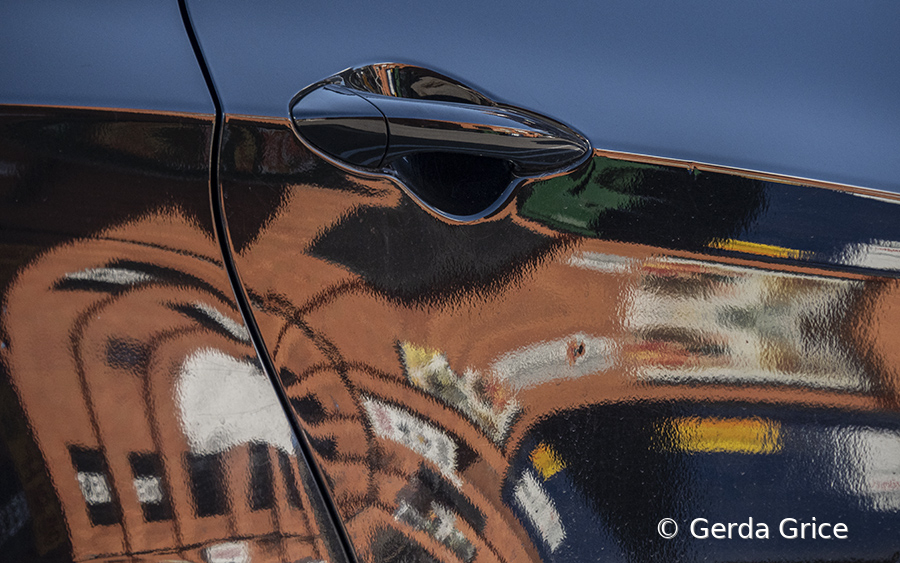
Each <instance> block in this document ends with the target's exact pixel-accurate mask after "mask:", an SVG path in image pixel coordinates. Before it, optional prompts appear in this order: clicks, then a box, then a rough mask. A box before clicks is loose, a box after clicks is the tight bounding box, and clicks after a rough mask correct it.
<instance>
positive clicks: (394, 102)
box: [291, 84, 589, 175]
mask: <svg viewBox="0 0 900 563" xmlns="http://www.w3.org/2000/svg"><path fill="white" fill-rule="evenodd" d="M350 96H358V97H359V98H360V99H359V100H355V99H353V98H351V97H350ZM364 104H368V105H371V106H372V108H371V110H370V111H369V112H368V113H369V115H368V116H365V118H364V119H361V117H363V116H364V115H365V114H362V115H361V114H360V111H359V110H360V109H362V110H369V108H368V107H367V106H366V105H364ZM376 112H377V113H376ZM291 113H292V117H293V119H294V122H295V124H296V126H297V129H298V131H299V133H300V134H301V135H302V136H304V137H306V138H307V139H308V140H309V141H310V142H311V143H313V144H315V145H316V146H317V148H319V149H320V150H322V151H324V152H326V153H328V154H329V155H331V156H333V157H335V158H338V159H340V160H344V161H346V162H348V163H350V164H353V165H356V166H364V167H368V168H375V169H378V168H382V167H384V166H389V165H390V163H391V162H393V161H394V160H396V159H398V158H401V157H404V156H407V155H410V154H415V153H434V152H452V153H459V154H471V155H477V156H484V157H490V158H499V159H503V160H508V161H510V162H511V163H512V164H513V170H514V171H515V172H517V173H521V174H528V175H531V174H540V173H542V172H548V171H553V170H557V169H559V168H562V167H564V166H566V165H567V164H570V163H572V162H575V161H578V160H580V159H581V158H583V157H584V155H585V154H586V152H587V151H588V146H589V145H588V144H587V142H586V141H585V140H584V139H583V138H581V137H580V136H579V135H578V134H577V133H574V132H573V131H571V130H570V129H569V128H567V127H566V126H564V125H562V124H559V123H557V122H555V121H552V120H550V119H548V118H546V117H543V116H538V115H536V114H534V113H531V112H528V111H526V110H523V109H520V108H515V107H511V106H493V107H492V106H478V105H472V104H464V103H459V102H446V101H436V100H417V99H406V98H392V97H390V96H384V95H379V94H371V93H361V92H359V91H354V90H352V89H351V88H348V87H346V86H342V85H337V84H326V85H322V86H321V87H319V88H317V89H316V90H315V91H314V92H311V93H309V94H308V95H306V96H304V97H303V98H301V99H300V100H298V101H297V103H296V104H295V105H294V107H293V110H292V112H291ZM379 118H380V119H379Z"/></svg>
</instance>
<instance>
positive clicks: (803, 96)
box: [187, 0, 900, 192]
mask: <svg viewBox="0 0 900 563" xmlns="http://www.w3.org/2000/svg"><path fill="white" fill-rule="evenodd" d="M187 5H188V9H189V11H190V13H191V17H192V21H193V22H194V26H195V28H196V30H197V35H198V38H199V41H200V44H201V46H202V48H203V51H204V54H205V57H206V59H207V61H208V63H209V67H210V72H211V73H212V75H213V78H214V81H215V83H216V86H217V89H218V91H219V95H220V98H221V100H222V104H223V108H224V111H225V112H226V113H231V114H235V115H258V116H265V117H283V116H284V115H285V104H286V103H287V101H289V100H290V99H291V97H292V96H293V95H294V94H296V93H297V92H298V91H299V90H300V89H302V88H305V87H306V86H308V85H310V84H313V83H314V82H317V81H319V80H322V79H323V78H326V77H328V76H331V75H333V74H334V73H336V72H340V71H341V70H344V69H346V68H348V67H355V66H360V65H364V64H370V63H380V62H396V63H408V64H414V65H418V66H421V67H425V68H430V69H432V70H435V71H437V72H440V73H442V74H445V75H447V76H450V77H453V78H456V79H458V80H460V81H462V82H464V83H466V84H468V85H470V86H473V87H476V89H477V90H479V91H481V92H482V93H484V94H486V95H488V96H489V97H490V98H491V99H494V100H498V101H503V102H506V103H510V104H513V105H517V106H521V107H524V108H526V109H530V110H533V111H536V112H538V113H541V114H544V115H547V116H550V117H553V118H555V119H557V120H559V121H561V122H563V123H566V124H568V125H569V126H571V127H574V128H576V129H577V130H579V131H581V132H582V133H583V134H584V135H586V136H587V137H588V138H589V139H590V140H591V142H592V143H593V145H594V146H595V147H597V148H603V149H609V150H614V151H625V152H632V153H638V154H647V155H653V156H659V157H668V158H674V159H679V160H687V161H697V162H705V163H710V164H717V165H723V166H730V167H735V168H743V169H749V170H759V171H763V172H770V173H776V174H786V175H790V176H796V177H801V178H810V179H814V180H825V181H829V182H838V183H844V184H851V185H858V186H863V187H868V188H875V189H881V190H890V191H894V192H896V191H897V190H898V188H897V178H898V177H900V162H898V159H897V157H896V148H897V147H898V146H900V136H898V135H900V133H898V131H900V117H898V116H900V107H898V102H897V96H896V92H897V91H898V89H900V82H898V81H900V78H898V77H900V68H898V64H900V63H898V62H897V59H896V57H894V56H893V54H894V53H896V52H897V51H898V50H900V39H898V37H897V34H896V33H895V26H894V22H896V21H897V19H898V18H900V15H898V7H897V5H896V4H895V3H893V2H889V1H886V2H866V3H865V4H863V5H859V4H857V3H847V2H839V1H837V2H819V3H817V4H816V5H815V6H814V7H813V6H811V5H809V4H805V3H798V4H795V3H787V4H786V3H783V2H776V1H766V2H756V3H751V4H740V3H738V4H734V3H731V4H727V5H723V4H721V3H719V2H715V1H697V2H691V3H689V4H678V5H659V3H657V2H631V1H621V2H619V1H617V2H599V3H598V2H567V3H566V4H565V5H562V6H561V5H555V4H546V3H542V2H490V3H484V2H454V3H452V4H447V3H439V2H406V3H403V4H396V5H393V6H391V7H385V6H381V5H378V4H366V5H362V6H357V5H354V6H352V8H350V7H349V6H347V5H345V4H343V3H334V2H323V1H316V2H307V3H304V5H303V6H302V7H298V6H296V5H294V4H293V3H290V2H282V1H277V0H275V1H272V2H266V3H265V4H264V6H260V5H257V4H253V5H250V4H245V3H241V2H235V1H226V2H214V1H209V0H189V1H188V2H187Z"/></svg>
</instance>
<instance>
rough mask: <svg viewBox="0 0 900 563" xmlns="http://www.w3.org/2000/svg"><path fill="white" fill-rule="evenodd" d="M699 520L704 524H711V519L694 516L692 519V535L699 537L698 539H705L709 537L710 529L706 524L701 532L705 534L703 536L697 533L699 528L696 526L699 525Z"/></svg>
mask: <svg viewBox="0 0 900 563" xmlns="http://www.w3.org/2000/svg"><path fill="white" fill-rule="evenodd" d="M699 522H703V523H704V524H709V520H707V519H706V518H694V519H693V520H692V521H691V535H692V536H694V537H695V538H697V539H698V540H705V539H706V538H708V537H709V529H708V528H706V527H705V526H703V527H701V528H700V533H702V534H703V535H702V536H700V535H697V530H696V528H695V527H696V526H697V524H698V523H699Z"/></svg>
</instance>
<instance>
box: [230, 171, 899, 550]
mask: <svg viewBox="0 0 900 563" xmlns="http://www.w3.org/2000/svg"><path fill="white" fill-rule="evenodd" d="M347 181H348V182H349V183H350V184H353V185H352V189H351V187H348V186H344V187H343V188H342V189H340V190H337V189H335V190H330V189H326V188H323V187H321V186H319V185H315V184H313V185H290V186H289V187H288V190H287V192H288V195H287V196H286V197H285V199H284V201H286V202H287V203H286V204H285V207H284V208H283V209H281V210H280V212H279V214H278V215H277V216H275V218H274V219H273V220H272V221H271V222H270V223H269V224H268V226H267V227H266V230H265V231H264V233H263V234H262V236H260V237H259V238H258V239H257V240H256V241H255V242H254V244H253V245H252V246H250V247H248V248H246V249H243V250H242V251H241V253H240V255H239V256H238V268H239V270H240V272H241V274H242V276H243V277H244V280H245V283H246V284H247V286H248V288H250V289H251V291H252V292H254V294H255V295H256V296H257V298H258V301H257V302H258V303H259V310H258V312H257V315H258V319H259V321H260V326H261V328H262V330H263V333H264V338H265V339H266V341H267V342H268V343H269V347H270V352H271V353H272V356H273V360H274V362H275V364H276V366H278V368H279V369H280V373H281V377H282V380H283V382H284V384H285V386H286V388H287V390H288V393H289V395H290V396H291V398H292V402H293V404H294V407H295V410H296V412H297V413H298V415H299V417H300V418H301V420H302V421H303V422H304V425H305V428H306V429H307V430H308V433H309V435H310V438H311V442H312V444H313V448H314V450H315V451H316V452H317V454H318V461H319V462H320V464H321V465H322V467H323V469H324V471H325V473H326V474H327V475H328V477H329V479H330V481H331V483H332V485H333V491H334V495H335V500H336V503H337V506H338V508H339V510H340V512H341V514H342V515H343V516H344V518H345V521H346V522H347V526H348V530H349V532H350V536H351V538H353V539H354V541H355V542H356V544H357V548H358V549H359V551H360V552H361V554H362V555H363V556H364V559H367V560H378V558H379V557H381V556H385V554H386V553H388V552H390V551H391V550H394V552H404V553H412V554H416V556H417V557H419V558H422V559H426V556H427V557H433V558H436V559H439V560H446V561H456V560H464V561H470V560H476V561H481V560H494V559H496V560H505V561H519V560H526V559H532V560H534V559H537V557H538V550H536V548H535V546H537V545H538V544H539V543H540V542H545V543H547V545H550V546H551V547H552V544H554V543H555V544H556V545H558V542H559V538H558V537H557V536H558V533H556V532H554V529H555V528H554V526H553V525H552V523H545V524H546V525H544V526H543V527H541V526H537V529H538V530H539V533H538V535H537V536H534V535H533V534H532V535H529V534H530V533H531V532H526V530H529V529H534V528H533V527H532V526H531V525H526V523H524V522H523V521H520V520H519V515H520V514H523V513H522V511H521V510H520V509H521V508H522V506H511V505H510V502H512V503H519V504H522V503H527V502H531V503H532V504H533V505H534V506H537V505H536V504H534V503H538V501H537V500H534V499H538V500H539V497H540V495H539V494H538V492H536V491H539V490H540V486H537V485H536V486H534V487H531V488H529V487H528V484H527V483H525V484H522V485H521V487H519V488H517V489H516V491H517V492H516V494H515V495H513V496H512V497H510V498H503V497H502V495H501V490H502V489H503V487H504V483H505V482H506V481H507V480H508V479H511V478H513V477H514V476H512V475H510V471H511V467H510V464H511V463H512V462H513V460H514V458H515V457H516V456H517V452H518V450H519V448H521V447H529V448H531V447H535V450H534V452H532V453H531V454H528V455H530V457H527V459H530V460H531V461H530V463H532V464H533V465H534V466H535V471H537V473H536V475H546V476H552V475H553V474H554V472H553V471H551V470H549V469H547V468H548V467H552V466H553V463H551V462H548V461H547V460H548V459H549V460H551V461H552V460H553V459H555V458H554V457H553V454H552V452H549V453H547V452H545V450H542V449H541V448H542V447H543V448H545V449H546V446H545V445H541V444H538V445H537V446H534V445H529V444H526V443H525V442H524V439H525V437H526V435H527V433H528V431H529V429H530V428H532V427H533V425H534V424H535V423H536V422H537V421H540V420H542V419H544V418H545V417H547V416H550V415H552V414H554V413H558V412H561V411H563V410H566V409H574V408H577V407H579V406H586V405H592V404H598V403H620V402H629V401H640V400H649V401H654V400H659V401H671V400H673V399H678V400H683V401H692V400H694V401H722V402H728V401H759V402H765V403H774V404H791V405H800V404H803V405H818V406H824V407H837V408H841V407H845V408H853V409H861V410H876V409H880V408H883V406H885V405H891V404H894V402H895V399H894V397H895V396H896V385H894V384H889V385H885V384H884V383H885V381H891V378H892V377H893V375H892V374H893V372H892V370H890V369H888V368H886V367H885V365H884V363H883V362H882V361H881V360H880V359H879V358H880V357H882V356H881V354H883V352H881V350H884V349H887V348H890V345H888V344H887V343H886V341H885V340H884V338H885V333H884V332H883V331H882V332H879V335H880V336H878V337H873V336H872V334H873V329H869V328H867V327H868V325H869V319H870V317H872V316H873V315H875V314H878V315H881V316H884V313H883V311H886V310H891V309H892V307H891V305H890V303H892V302H893V301H894V299H893V298H892V297H891V295H892V293H894V292H893V291H892V290H890V291H886V289H885V288H887V287H893V285H891V283H890V282H885V281H884V280H876V279H871V278H865V277H863V276H855V275H841V276H842V277H837V276H836V275H835V274H834V273H829V272H826V271H822V270H815V269H813V268H797V267H792V266H783V267H779V266H772V265H766V266H765V268H766V269H760V264H759V263H756V264H754V263H752V262H748V261H746V260H740V259H720V261H719V263H718V264H717V263H712V262H710V261H709V258H708V257H706V256H703V255H700V254H691V253H686V252H669V253H667V254H668V256H660V255H659V249H655V248H650V247H644V246H639V245H626V244H620V243H614V242H602V241H590V240H586V241H580V242H578V243H577V244H576V243H574V242H573V240H572V239H568V238H566V237H558V236H557V235H555V234H554V233H552V232H550V231H547V230H546V229H543V228H542V227H538V226H535V225H533V224H530V223H526V222H523V221H522V220H521V219H519V218H517V217H515V215H514V213H515V212H514V211H509V210H508V216H506V217H503V216H501V217H499V218H495V219H494V220H493V224H495V225H494V226H493V227H484V229H483V231H481V232H483V233H485V236H486V237H488V238H487V239H486V240H494V241H495V242H493V243H486V244H485V245H484V247H485V248H488V247H490V246H493V245H498V246H499V245H502V244H505V243H509V242H510V241H509V240H508V239H496V238H494V239H491V238H490V236H492V235H491V233H492V232H493V231H490V230H489V229H495V231H496V230H497V229H501V228H505V229H507V230H509V231H510V232H512V233H513V234H520V235H521V236H524V237H526V238H527V236H529V235H527V234H522V233H524V232H525V231H527V232H531V233H539V234H541V235H542V236H544V237H545V238H546V239H548V240H549V242H540V241H538V242H535V243H534V246H533V248H534V249H535V251H533V252H531V254H528V252H530V251H528V252H525V253H524V254H521V256H522V257H521V260H520V262H518V263H517V264H516V268H517V269H515V270H512V271H504V272H501V273H499V274H497V276H496V277H494V278H491V279H486V280H484V279H480V278H478V279H476V277H475V276H477V275H478V272H475V273H472V274H471V276H470V277H469V278H466V277H465V276H466V275H467V274H460V269H461V268H463V267H464V266H463V265H462V264H463V263H466V264H468V262H465V261H466V260H471V261H473V262H472V263H473V264H476V263H477V262H478V260H479V258H478V256H468V255H466V256H462V257H460V258H459V260H457V261H454V260H456V258H455V257H454V255H453V254H452V252H446V251H447V249H452V248H454V244H455V243H448V242H447V241H448V240H450V239H451V238H452V237H454V236H457V235H456V234H452V233H449V232H446V231H442V230H441V227H440V226H435V227H434V228H433V230H432V231H429V230H428V229H430V228H431V227H421V228H419V231H410V232H418V233H420V234H421V236H422V237H428V236H432V235H433V238H429V239H427V240H420V241H413V242H412V243H410V242H409V233H405V232H404V229H408V228H409V227H408V225H409V224H413V223H414V224H417V225H420V226H421V225H424V224H425V222H427V221H428V220H427V219H420V218H418V216H417V215H416V211H415V210H414V209H411V207H410V205H409V204H408V202H404V201H403V200H404V198H403V196H401V195H400V194H399V193H398V191H397V190H395V189H394V188H393V187H392V186H391V185H389V184H387V183H381V182H377V181H367V180H361V179H359V178H349V179H348V180H347ZM235 182H236V183H237V184H240V182H239V181H237V180H236V181H235ZM236 192H238V193H239V192H240V190H236ZM232 214H233V215H234V216H235V217H238V218H239V217H240V210H233V212H232ZM496 225H500V226H496ZM504 225H506V226H504ZM516 229H521V231H519V230H516ZM469 232H470V233H477V232H479V231H477V229H471V230H470V231H469ZM459 236H463V235H459ZM472 236H473V237H474V236H475V234H473V235H472ZM404 237H405V238H404ZM554 237H557V238H555V239H554ZM382 238H383V239H384V240H382ZM401 239H402V240H401ZM464 243H465V241H463V243H460V244H457V247H460V248H464V249H465V244H464ZM523 244H525V243H523ZM529 244H530V243H529ZM397 248H400V249H401V250H399V251H398V250H397ZM477 248H479V249H481V248H482V247H481V246H477ZM382 250H386V251H391V252H394V254H393V255H391V256H388V255H382V254H379V251H382ZM417 250H420V251H421V252H423V253H424V256H411V255H409V254H407V255H406V256H401V255H399V254H398V253H400V254H402V253H403V252H407V253H414V252H415V251H417ZM486 252H489V251H487V250H486ZM515 252H516V251H515V249H513V250H510V253H512V254H515ZM484 260H485V262H489V261H490V260H491V257H490V256H486V257H485V258H484ZM435 264H436V265H435ZM476 265H477V264H476ZM400 266H403V267H406V268H407V270H405V271H404V270H403V269H402V268H401V267H400ZM477 267H486V266H477ZM413 270H416V271H413ZM392 275H393V276H394V277H393V278H392V277H391V276H392ZM442 275H445V276H446V277H444V278H442V277H441V276H442ZM454 276H456V278H454ZM460 276H462V277H461V278H460ZM417 284H418V285H417ZM416 287H420V288H421V287H426V288H428V287H430V288H437V289H436V290H433V291H432V292H431V293H429V292H428V290H427V289H425V290H421V292H420V293H419V294H416V291H417V290H416V289H415V288H416ZM434 291H437V292H438V293H440V292H443V293H440V294H436V293H434ZM679 291H681V292H682V293H683V292H684V291H694V292H695V293H696V294H695V295H690V296H688V295H683V294H680V293H679ZM414 294H415V295H418V296H415V295H414ZM411 295H412V297H411ZM894 309H895V307H894ZM691 314H694V316H693V317H691V316H690V315H691ZM879 322H882V323H883V322H886V321H885V320H884V319H881V320H880V321H879ZM777 326H780V327H781V332H779V331H778V330H770V329H772V328H773V327H776V328H777ZM822 334H828V335H830V336H828V337H827V338H826V339H824V340H823V339H822V337H821V335H822ZM888 338H889V339H894V338H895V337H894V336H890V337H888ZM873 348H876V349H879V350H880V351H879V355H878V356H873V355H872V354H871V353H870V351H871V349H873ZM541 460H543V461H541ZM542 464H543V465H542ZM548 464H549V465H548ZM542 468H543V469H542ZM548 478H549V477H548ZM410 499H415V501H411V500H410ZM528 499H531V500H528ZM538 504H539V503H538ZM523 506H524V505H523ZM532 512H533V513H534V514H539V513H541V511H540V510H539V509H537V508H534V509H533V510H532ZM527 513H528V510H527V509H526V510H525V514H526V517H527ZM547 514H550V513H549V512H546V513H545V516H546V515H547ZM549 517H551V518H552V514H550V516H549ZM548 522H549V521H548ZM541 530H542V531H541ZM401 537H402V538H405V539H402V540H401V539H398V538H401ZM554 538H556V539H554ZM404 550H405V551H404Z"/></svg>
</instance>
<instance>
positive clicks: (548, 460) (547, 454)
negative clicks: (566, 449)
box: [531, 442, 566, 481]
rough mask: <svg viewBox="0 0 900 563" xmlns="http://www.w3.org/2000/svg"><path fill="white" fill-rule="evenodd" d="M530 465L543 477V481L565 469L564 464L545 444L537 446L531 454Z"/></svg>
mask: <svg viewBox="0 0 900 563" xmlns="http://www.w3.org/2000/svg"><path fill="white" fill-rule="evenodd" d="M531 463H532V464H534V468H535V469H537V470H538V472H540V474H541V475H542V476H543V477H544V481H546V480H547V479H549V478H550V477H553V476H554V475H556V474H557V473H559V472H560V471H562V470H563V469H565V468H566V462H564V461H563V460H562V458H561V457H559V454H558V453H556V451H555V450H554V449H553V448H551V447H550V446H549V445H547V444H546V443H545V442H541V443H540V444H538V446H537V447H536V448H534V450H533V451H532V452H531Z"/></svg>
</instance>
